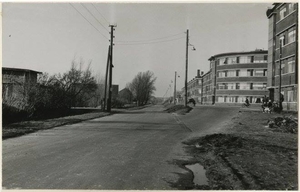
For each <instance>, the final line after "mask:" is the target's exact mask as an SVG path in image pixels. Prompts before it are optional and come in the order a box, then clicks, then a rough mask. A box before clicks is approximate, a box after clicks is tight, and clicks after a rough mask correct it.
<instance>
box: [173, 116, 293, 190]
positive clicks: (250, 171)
mask: <svg viewBox="0 0 300 192" xmlns="http://www.w3.org/2000/svg"><path fill="white" fill-rule="evenodd" d="M287 115H291V114H267V113H261V112H255V111H244V112H239V113H238V114H237V115H236V116H235V117H233V118H232V121H231V123H229V124H227V125H226V126H225V127H224V128H223V129H222V131H220V133H217V134H211V135H207V136H204V137H200V138H193V139H190V140H188V141H185V142H184V144H185V149H186V152H187V153H189V154H190V156H191V157H192V158H191V159H190V160H188V161H175V162H174V163H176V164H178V165H179V166H181V167H184V166H186V165H191V164H195V163H200V164H201V165H202V166H203V167H204V169H205V170H206V177H207V179H208V185H205V186H202V185H197V184H195V183H193V182H192V181H190V182H186V179H185V178H191V174H192V175H193V174H194V173H193V172H192V171H190V172H189V174H188V175H182V176H181V178H180V179H179V180H178V182H177V183H176V184H175V185H174V186H175V187H177V188H179V189H223V190H228V189H233V190H286V189H288V190H296V189H298V177H297V175H298V145H297V143H298V135H297V134H295V133H290V132H286V131H284V130H283V129H282V130H281V129H278V128H269V126H268V122H269V121H270V120H272V119H273V120H274V119H275V118H276V117H277V118H278V117H281V118H283V116H287ZM292 116H295V117H296V116H297V115H296V114H292Z"/></svg>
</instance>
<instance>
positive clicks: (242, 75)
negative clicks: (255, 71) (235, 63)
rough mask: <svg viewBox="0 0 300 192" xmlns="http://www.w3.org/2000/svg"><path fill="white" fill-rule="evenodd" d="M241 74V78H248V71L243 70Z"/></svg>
mask: <svg viewBox="0 0 300 192" xmlns="http://www.w3.org/2000/svg"><path fill="white" fill-rule="evenodd" d="M240 72H241V73H240V76H241V77H247V70H244V69H242V70H241V71H240Z"/></svg>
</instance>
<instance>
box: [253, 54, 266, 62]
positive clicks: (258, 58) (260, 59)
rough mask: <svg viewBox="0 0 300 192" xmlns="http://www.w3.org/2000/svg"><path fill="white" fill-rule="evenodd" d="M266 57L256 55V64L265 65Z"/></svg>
mask: <svg viewBox="0 0 300 192" xmlns="http://www.w3.org/2000/svg"><path fill="white" fill-rule="evenodd" d="M264 56H265V55H255V56H254V61H253V62H254V63H265V62H266V61H265V57H264Z"/></svg>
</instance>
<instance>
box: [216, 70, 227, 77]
mask: <svg viewBox="0 0 300 192" xmlns="http://www.w3.org/2000/svg"><path fill="white" fill-rule="evenodd" d="M218 77H227V71H219V72H218Z"/></svg>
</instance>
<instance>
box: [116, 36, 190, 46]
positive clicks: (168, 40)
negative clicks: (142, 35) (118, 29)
mask: <svg viewBox="0 0 300 192" xmlns="http://www.w3.org/2000/svg"><path fill="white" fill-rule="evenodd" d="M183 38H185V37H180V38H175V39H169V40H164V41H155V42H147V43H115V44H116V45H147V44H156V43H164V42H170V41H176V40H179V39H183Z"/></svg>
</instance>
